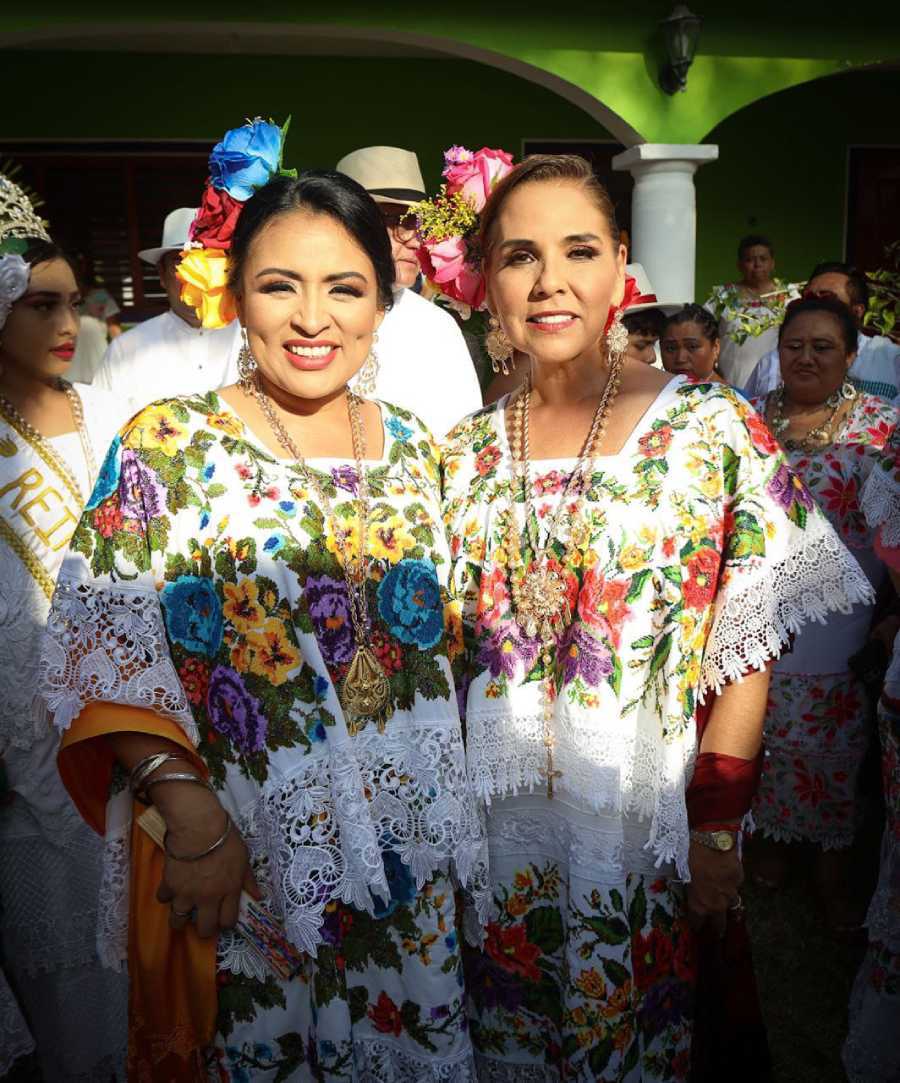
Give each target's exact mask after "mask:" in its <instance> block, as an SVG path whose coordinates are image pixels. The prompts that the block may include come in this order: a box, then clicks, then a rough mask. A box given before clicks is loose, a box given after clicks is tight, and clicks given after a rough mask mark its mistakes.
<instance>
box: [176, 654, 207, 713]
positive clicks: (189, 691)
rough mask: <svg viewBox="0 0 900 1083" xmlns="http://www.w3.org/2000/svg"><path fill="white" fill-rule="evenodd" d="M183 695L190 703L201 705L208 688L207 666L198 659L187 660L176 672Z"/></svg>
mask: <svg viewBox="0 0 900 1083" xmlns="http://www.w3.org/2000/svg"><path fill="white" fill-rule="evenodd" d="M178 676H179V677H180V679H181V686H182V688H184V694H185V695H186V696H187V698H188V699H189V700H190V701H191V703H202V702H203V701H204V700H205V699H206V690H207V689H208V688H209V666H208V665H206V663H205V662H201V661H200V659H199V658H188V659H187V660H186V661H185V662H183V663H182V664H181V668H180V669H179V670H178Z"/></svg>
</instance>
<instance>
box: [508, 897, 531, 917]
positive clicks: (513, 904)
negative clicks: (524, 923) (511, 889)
mask: <svg viewBox="0 0 900 1083" xmlns="http://www.w3.org/2000/svg"><path fill="white" fill-rule="evenodd" d="M527 911H528V900H527V899H526V898H525V896H524V895H510V897H509V898H508V899H507V900H506V912H507V913H508V914H509V915H510V917H514V918H520V917H521V916H522V915H523V914H524V913H526V912H527Z"/></svg>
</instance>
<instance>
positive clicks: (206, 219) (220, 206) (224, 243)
mask: <svg viewBox="0 0 900 1083" xmlns="http://www.w3.org/2000/svg"><path fill="white" fill-rule="evenodd" d="M243 209H244V204H243V203H238V201H237V200H236V199H232V198H231V196H230V195H229V194H228V193H227V192H226V191H224V190H219V189H218V188H213V186H212V185H211V184H210V183H209V181H207V183H206V190H205V191H204V193H203V202H202V203H201V204H200V209H199V210H198V211H197V214H196V216H195V217H194V221H193V222H192V223H191V228H190V239H191V240H192V241H198V242H199V243H200V244H202V245H203V247H204V248H222V249H227V248H230V247H231V235H232V234H233V233H234V227H235V226H236V225H237V220H238V218H239V217H240V214H241V211H242V210H243Z"/></svg>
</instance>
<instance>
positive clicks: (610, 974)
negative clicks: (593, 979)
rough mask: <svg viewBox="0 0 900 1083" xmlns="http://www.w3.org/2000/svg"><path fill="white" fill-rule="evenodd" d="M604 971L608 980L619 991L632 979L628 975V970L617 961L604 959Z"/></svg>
mask: <svg viewBox="0 0 900 1083" xmlns="http://www.w3.org/2000/svg"><path fill="white" fill-rule="evenodd" d="M603 970H604V973H605V974H606V976H607V978H609V980H610V981H611V982H612V984H613V985H614V986H615V987H616V988H617V989H621V988H622V986H623V985H624V984H625V982H627V981H628V979H629V978H630V977H631V975H630V974H629V973H628V968H627V967H624V966H622V964H621V963H619V962H617V961H616V960H615V959H604V960H603Z"/></svg>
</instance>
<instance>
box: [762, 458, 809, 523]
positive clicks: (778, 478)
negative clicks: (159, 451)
mask: <svg viewBox="0 0 900 1083" xmlns="http://www.w3.org/2000/svg"><path fill="white" fill-rule="evenodd" d="M766 490H767V492H768V494H769V496H771V497H772V499H773V500H774V501H775V502H776V503H777V504H779V505H780V506H781V507H782V508H784V510H785V511H790V510H791V508H792V507H793V505H794V501H795V500H796V501H797V502H798V503H799V504H802V505H803V507H804V508H806V510H807V511H812V507H813V498H812V497H811V496H810V494H809V490H808V489H807V488H806V486H805V485H804V484H803V483H802V482H801V481H800V479H799V478H798V477H797V475H796V474H795V473H794V472H793V470H791V468H790V467H789V466H788V465H787V463H782V464H781V466H779V467H778V469H777V470H776V472H775V474H774V476H773V477H772V479H771V481H770V482H769V484H768V485H767V486H766Z"/></svg>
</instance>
